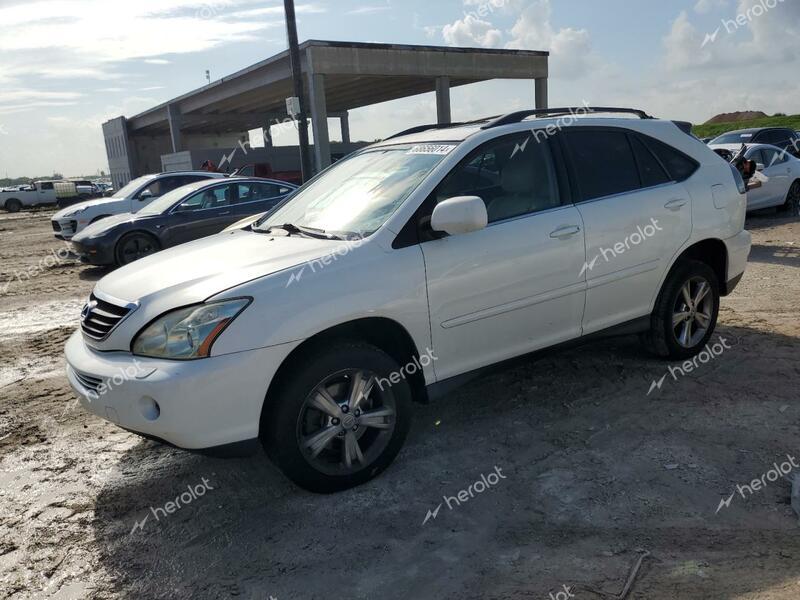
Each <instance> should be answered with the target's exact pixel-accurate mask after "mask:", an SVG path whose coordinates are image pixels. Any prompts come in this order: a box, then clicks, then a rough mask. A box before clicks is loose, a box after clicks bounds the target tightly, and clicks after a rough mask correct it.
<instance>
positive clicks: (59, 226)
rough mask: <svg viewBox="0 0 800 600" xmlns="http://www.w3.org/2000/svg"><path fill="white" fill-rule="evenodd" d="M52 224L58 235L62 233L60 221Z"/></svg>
mask: <svg viewBox="0 0 800 600" xmlns="http://www.w3.org/2000/svg"><path fill="white" fill-rule="evenodd" d="M50 223H52V224H53V231H55V232H56V233H58V232H59V231H61V225H59V224H58V221H50Z"/></svg>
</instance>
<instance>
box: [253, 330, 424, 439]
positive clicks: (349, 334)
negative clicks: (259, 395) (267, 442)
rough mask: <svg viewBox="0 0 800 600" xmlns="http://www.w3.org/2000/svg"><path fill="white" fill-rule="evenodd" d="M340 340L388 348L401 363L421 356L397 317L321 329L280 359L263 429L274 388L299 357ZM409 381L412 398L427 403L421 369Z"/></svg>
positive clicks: (263, 414)
mask: <svg viewBox="0 0 800 600" xmlns="http://www.w3.org/2000/svg"><path fill="white" fill-rule="evenodd" d="M340 340H351V341H360V342H366V343H368V344H371V345H373V346H375V347H377V348H380V349H381V350H383V351H384V352H386V354H388V355H389V356H391V357H392V358H393V359H394V361H395V362H396V363H397V364H398V365H401V366H402V365H405V364H408V363H410V362H411V361H413V360H414V358H417V359H418V358H419V357H420V354H419V350H418V348H417V345H416V343H415V342H414V338H413V337H411V334H410V333H409V332H408V330H407V329H406V328H405V327H404V326H403V325H401V324H400V323H398V322H397V321H395V320H393V319H390V318H387V317H364V318H360V319H354V320H352V321H347V322H344V323H341V324H339V325H334V326H333V327H329V328H328V329H325V330H323V331H320V332H319V333H316V334H314V335H313V336H311V337H309V338H307V339H306V340H304V341H303V342H302V343H301V344H300V345H299V346H297V347H296V348H295V349H294V350H292V351H291V352H290V353H289V355H288V356H287V357H286V358H285V359H284V360H283V362H281V365H280V367H278V370H277V371H276V372H275V376H274V377H273V378H272V381H270V384H269V387H268V389H267V393H266V396H265V397H264V403H263V405H262V407H261V419H260V426H259V430H262V429H263V423H264V420H265V418H267V417H268V416H269V411H270V409H271V406H272V404H271V402H270V399H271V398H272V397H274V394H275V390H276V389H278V388H279V387H280V385H281V383H282V380H283V379H284V378H285V377H286V374H287V373H288V372H289V371H290V369H291V368H292V367H293V366H294V365H295V364H296V363H297V361H299V360H302V359H303V357H304V356H308V354H310V353H311V352H312V351H314V350H316V349H318V348H320V347H321V346H324V345H326V344H330V343H332V342H334V341H340ZM408 381H409V382H410V383H411V392H412V395H413V399H414V400H415V401H416V402H421V403H427V402H428V393H427V388H426V386H425V377H424V376H423V374H422V372H421V370H417V372H416V373H414V374H413V375H412V374H410V375H409V376H408Z"/></svg>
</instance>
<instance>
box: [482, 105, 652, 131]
mask: <svg viewBox="0 0 800 600" xmlns="http://www.w3.org/2000/svg"><path fill="white" fill-rule="evenodd" d="M592 113H624V114H631V115H636V116H638V117H639V118H640V119H654V118H655V117H652V116H650V115H648V114H647V113H646V112H644V111H643V110H639V109H636V108H614V107H609V106H572V107H566V108H537V109H534V110H519V111H517V112H513V113H509V114H507V115H503V116H501V117H497V118H496V119H492V120H491V121H489V122H488V123H487V124H486V125H484V126H483V127H482V128H481V129H492V128H493V127H500V126H501V125H509V124H511V123H519V122H521V121H523V120H525V119H527V118H528V117H534V116H537V117H538V116H544V115H548V116H566V115H585V114H592Z"/></svg>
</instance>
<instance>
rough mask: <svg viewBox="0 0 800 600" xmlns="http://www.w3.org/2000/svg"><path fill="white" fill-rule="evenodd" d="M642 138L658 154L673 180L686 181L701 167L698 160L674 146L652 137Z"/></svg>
mask: <svg viewBox="0 0 800 600" xmlns="http://www.w3.org/2000/svg"><path fill="white" fill-rule="evenodd" d="M642 139H643V141H644V143H645V145H646V146H647V147H648V148H650V150H651V151H652V152H653V154H655V155H656V157H657V158H658V160H659V161H660V162H661V164H662V165H663V166H664V168H665V169H666V170H667V173H669V176H670V177H671V178H672V180H673V181H686V180H687V179H689V177H691V176H692V175H694V173H695V171H697V169H698V168H699V167H700V165H699V164H698V163H697V161H695V160H694V159H693V158H690V157H688V156H686V155H685V154H684V153H683V152H681V151H680V150H676V149H675V148H673V147H672V146H668V145H667V144H665V143H663V142H660V141H658V140H656V139H654V138H651V137H645V136H643V137H642Z"/></svg>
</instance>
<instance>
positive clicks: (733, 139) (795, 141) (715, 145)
mask: <svg viewBox="0 0 800 600" xmlns="http://www.w3.org/2000/svg"><path fill="white" fill-rule="evenodd" d="M742 144H770V145H772V146H777V147H778V148H781V149H782V150H787V151H788V152H790V153H791V154H793V155H795V156H798V155H800V136H799V135H797V132H796V131H794V130H793V129H787V128H784V127H755V128H751V129H739V130H737V131H729V132H728V133H723V134H722V135H720V136H718V137H716V138H714V139H713V140H711V141H710V142H709V144H708V145H709V146H710V147H711V149H712V150H716V149H724V150H728V151H729V152H736V151H738V150H739V148H740V147H741V146H742Z"/></svg>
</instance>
